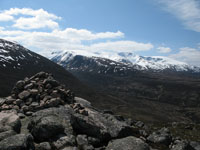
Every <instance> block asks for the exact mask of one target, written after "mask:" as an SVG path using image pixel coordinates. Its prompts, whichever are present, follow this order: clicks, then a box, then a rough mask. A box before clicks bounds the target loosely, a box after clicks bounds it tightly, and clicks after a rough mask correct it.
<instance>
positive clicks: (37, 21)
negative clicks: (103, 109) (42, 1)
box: [0, 8, 61, 29]
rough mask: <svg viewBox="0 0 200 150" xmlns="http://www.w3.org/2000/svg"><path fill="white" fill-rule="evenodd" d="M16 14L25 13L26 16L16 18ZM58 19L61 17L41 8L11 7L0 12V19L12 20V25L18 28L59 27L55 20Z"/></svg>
mask: <svg viewBox="0 0 200 150" xmlns="http://www.w3.org/2000/svg"><path fill="white" fill-rule="evenodd" d="M18 15H26V17H19V18H17V17H16V16H18ZM59 19H61V17H58V16H56V15H54V14H51V13H48V12H47V11H44V10H43V9H38V10H33V9H30V8H22V9H19V8H11V9H9V10H5V11H3V12H1V13H0V21H14V22H15V23H14V24H13V27H16V28H19V29H38V28H44V27H48V28H51V29H55V28H58V27H59V25H58V23H57V22H56V21H55V20H59Z"/></svg>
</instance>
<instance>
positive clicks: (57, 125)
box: [28, 106, 73, 142]
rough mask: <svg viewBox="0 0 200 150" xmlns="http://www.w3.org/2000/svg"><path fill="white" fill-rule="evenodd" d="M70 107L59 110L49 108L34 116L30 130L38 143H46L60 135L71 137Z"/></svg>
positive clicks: (62, 107)
mask: <svg viewBox="0 0 200 150" xmlns="http://www.w3.org/2000/svg"><path fill="white" fill-rule="evenodd" d="M72 112H73V110H72V109H70V107H64V106H60V107H59V108H54V107H53V108H48V109H44V110H41V111H38V112H36V113H34V114H33V117H32V120H31V122H30V123H29V125H28V129H29V130H30V132H31V134H32V135H33V136H34V138H35V140H36V141H39V142H44V141H49V140H51V139H52V138H55V137H56V136H57V135H59V134H65V135H71V134H73V129H72V126H71V120H72V117H71V113H72Z"/></svg>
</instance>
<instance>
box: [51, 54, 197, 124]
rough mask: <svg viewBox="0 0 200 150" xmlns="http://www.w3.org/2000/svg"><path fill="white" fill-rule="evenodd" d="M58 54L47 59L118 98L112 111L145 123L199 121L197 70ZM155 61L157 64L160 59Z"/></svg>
mask: <svg viewBox="0 0 200 150" xmlns="http://www.w3.org/2000/svg"><path fill="white" fill-rule="evenodd" d="M59 53H60V52H59ZM61 54H62V55H60V54H58V53H53V55H54V57H52V59H51V60H53V61H54V62H56V63H58V64H60V65H61V66H63V67H65V68H66V69H67V70H68V71H70V72H71V73H72V74H73V75H75V76H76V77H77V78H78V79H80V80H81V81H82V82H84V83H85V84H87V85H89V86H91V87H92V88H93V89H96V90H97V91H99V92H100V93H103V94H105V95H109V96H110V97H112V98H115V99H118V101H119V102H120V103H119V105H118V106H116V107H111V109H113V111H115V112H116V111H120V112H123V113H126V114H129V115H133V114H137V117H140V118H139V119H144V120H148V121H152V120H164V121H169V120H174V119H175V118H176V119H177V118H179V117H180V116H182V119H183V118H184V117H186V118H187V117H189V118H190V119H192V120H193V121H198V120H199V119H200V118H199V117H198V116H199V115H198V114H199V111H198V109H199V107H200V93H199V90H200V78H199V74H198V72H197V70H196V69H198V67H191V66H189V65H186V66H185V63H181V62H176V61H174V62H175V63H176V64H178V63H180V65H179V68H182V69H181V71H180V70H178V67H174V66H173V67H172V66H171V67H170V68H166V69H164V70H161V71H158V70H154V69H147V70H144V69H141V66H140V65H138V64H135V65H133V64H130V61H127V59H126V60H121V61H114V60H111V59H107V58H102V57H96V56H92V55H87V56H85V55H78V54H76V53H69V52H64V53H61ZM116 58H117V57H113V58H112V59H116ZM118 58H119V57H118ZM145 59H147V58H146V57H145ZM148 59H150V58H148ZM153 60H154V62H155V59H153ZM168 60H169V59H168ZM157 61H158V62H159V63H161V60H159V59H158V60H157ZM162 61H164V59H163V60H162ZM187 67H188V69H187ZM192 68H195V69H192ZM186 69H187V71H186ZM147 116H148V117H147ZM151 117H152V118H151ZM176 119H175V120H176Z"/></svg>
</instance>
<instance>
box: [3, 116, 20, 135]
mask: <svg viewBox="0 0 200 150" xmlns="http://www.w3.org/2000/svg"><path fill="white" fill-rule="evenodd" d="M0 126H10V127H11V128H12V129H13V130H14V131H15V132H17V133H19V132H20V128H21V122H20V119H19V116H17V115H16V114H14V113H2V112H0Z"/></svg>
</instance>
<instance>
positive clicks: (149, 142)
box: [0, 72, 200, 150]
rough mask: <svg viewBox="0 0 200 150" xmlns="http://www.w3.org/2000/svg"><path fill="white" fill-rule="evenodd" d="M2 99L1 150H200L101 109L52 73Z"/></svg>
mask: <svg viewBox="0 0 200 150" xmlns="http://www.w3.org/2000/svg"><path fill="white" fill-rule="evenodd" d="M11 93H12V94H11V96H9V97H6V98H1V99H0V150H156V149H161V150H168V149H170V150H200V143H198V142H194V141H186V140H182V139H180V138H178V137H173V136H172V135H171V133H170V131H169V129H168V128H161V129H159V130H158V131H154V132H151V131H150V130H149V128H148V126H147V125H145V124H144V123H142V122H140V121H137V122H135V121H133V120H131V119H125V118H123V117H122V116H117V115H114V114H113V113H112V112H111V111H108V110H107V111H106V110H104V111H100V110H98V109H96V108H94V107H92V106H91V103H90V102H88V101H87V100H85V99H82V98H78V97H75V96H74V93H73V92H71V91H70V90H68V89H66V88H65V86H63V85H61V84H60V83H59V82H58V81H56V80H54V78H53V77H52V76H51V74H48V73H45V72H40V73H38V74H36V75H34V76H32V77H30V78H25V79H24V80H21V81H18V82H17V83H16V85H15V86H14V88H13V90H12V92H11Z"/></svg>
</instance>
